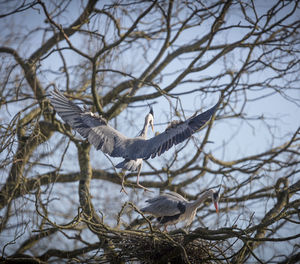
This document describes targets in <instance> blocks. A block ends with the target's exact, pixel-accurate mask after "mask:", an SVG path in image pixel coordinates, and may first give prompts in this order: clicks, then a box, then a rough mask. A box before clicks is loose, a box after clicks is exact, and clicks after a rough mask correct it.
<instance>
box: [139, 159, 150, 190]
mask: <svg viewBox="0 0 300 264" xmlns="http://www.w3.org/2000/svg"><path fill="white" fill-rule="evenodd" d="M142 165H143V164H141V165H140V166H139V168H138V174H137V177H136V185H137V186H138V187H140V188H142V189H144V191H149V192H153V191H151V190H149V189H148V188H146V187H144V186H143V185H141V184H140V182H139V180H140V173H141V170H142Z"/></svg>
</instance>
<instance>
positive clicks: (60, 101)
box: [50, 90, 128, 157]
mask: <svg viewBox="0 0 300 264" xmlns="http://www.w3.org/2000/svg"><path fill="white" fill-rule="evenodd" d="M51 95H52V98H50V101H51V103H52V105H53V106H54V108H55V110H56V112H57V113H58V114H59V115H60V117H61V118H62V119H63V120H64V121H65V122H66V123H68V124H69V125H70V126H71V127H72V128H73V129H74V130H76V131H77V132H78V133H79V134H80V135H81V136H82V137H84V138H87V139H88V141H89V142H90V143H91V144H93V145H94V146H95V147H96V149H97V150H99V149H101V150H102V151H103V152H105V153H108V154H109V155H111V156H112V157H127V156H128V154H127V152H126V148H125V146H126V141H127V140H128V138H126V137H125V136H124V135H122V134H121V133H120V132H118V131H117V130H115V129H114V128H113V127H111V126H110V125H108V124H107V121H106V120H105V119H104V118H103V117H101V116H98V115H96V114H93V113H91V112H87V111H83V110H82V109H81V108H80V107H79V106H77V105H76V104H75V103H73V102H72V101H70V100H68V99H67V98H66V97H65V96H64V95H63V94H62V93H61V92H60V91H58V90H54V91H53V92H51Z"/></svg>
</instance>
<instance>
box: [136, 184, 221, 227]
mask: <svg viewBox="0 0 300 264" xmlns="http://www.w3.org/2000/svg"><path fill="white" fill-rule="evenodd" d="M219 192H220V188H219V190H218V191H216V192H215V191H213V190H212V189H210V190H207V191H205V192H204V193H203V194H202V195H201V196H200V197H199V198H198V199H197V200H195V201H191V202H189V201H188V200H186V199H185V198H184V197H182V196H181V195H180V194H178V193H175V192H170V193H165V194H162V195H160V196H158V197H155V198H152V199H149V200H146V202H147V203H149V205H148V206H146V207H144V208H142V209H141V212H143V213H146V214H151V215H153V216H154V217H156V218H157V221H158V224H159V226H162V225H163V226H164V229H165V230H166V229H167V225H172V224H174V225H176V224H177V223H178V222H180V221H186V220H187V223H186V225H190V224H191V223H192V221H193V220H194V217H195V215H196V212H197V208H198V207H199V205H200V204H201V203H202V202H204V201H205V200H206V199H207V198H208V197H211V199H212V201H213V203H214V206H215V208H216V212H217V213H218V202H219Z"/></svg>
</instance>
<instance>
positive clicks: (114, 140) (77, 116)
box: [50, 89, 219, 171]
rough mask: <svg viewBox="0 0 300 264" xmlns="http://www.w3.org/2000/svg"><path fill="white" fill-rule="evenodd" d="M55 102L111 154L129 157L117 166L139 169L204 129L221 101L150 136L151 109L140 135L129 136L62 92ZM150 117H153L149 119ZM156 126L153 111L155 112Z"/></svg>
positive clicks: (59, 110) (71, 122)
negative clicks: (83, 108)
mask: <svg viewBox="0 0 300 264" xmlns="http://www.w3.org/2000/svg"><path fill="white" fill-rule="evenodd" d="M51 95H52V97H51V98H50V100H51V103H52V105H53V106H54V108H55V110H56V112H57V113H58V114H59V115H60V116H61V118H62V119H63V120H64V121H65V122H66V123H68V124H69V125H70V126H71V127H72V128H73V129H74V130H76V131H77V132H78V133H79V134H80V135H81V136H83V137H84V138H86V139H88V141H89V142H90V143H91V144H92V145H94V146H95V148H96V149H97V150H99V149H100V150H102V151H103V152H104V153H107V154H108V155H110V156H111V157H122V158H124V159H125V160H124V161H123V162H121V163H119V164H118V165H117V167H118V168H121V167H122V168H124V169H129V170H132V171H135V170H139V168H140V167H141V166H140V164H142V160H139V159H148V158H150V157H151V158H154V157H155V156H157V155H158V156H160V155H161V154H162V153H164V152H165V151H167V150H169V149H170V148H171V147H172V146H173V145H176V144H179V143H180V142H182V141H184V140H185V139H187V138H189V137H190V136H191V135H192V134H193V133H195V132H196V131H198V130H199V129H200V128H202V127H203V126H204V125H205V124H206V123H207V122H208V121H209V120H210V118H211V117H212V115H213V114H214V113H215V112H216V110H217V107H218V105H219V102H218V103H217V104H216V105H215V106H214V107H212V108H210V109H208V110H207V111H205V112H203V113H202V114H199V115H197V116H194V117H191V118H189V119H187V120H186V121H184V122H180V123H174V122H173V124H172V125H171V126H170V127H168V129H166V130H165V131H164V132H163V133H161V134H159V135H157V136H155V137H152V138H151V139H146V134H147V129H148V125H149V124H150V122H151V115H150V114H151V111H150V113H149V114H148V115H147V116H146V119H145V124H144V128H143V130H142V131H141V134H140V136H139V137H136V138H129V137H126V136H124V135H123V134H121V133H120V132H119V131H117V130H116V129H114V128H113V127H111V126H110V125H109V124H108V123H107V121H106V120H105V119H104V118H103V117H101V116H99V115H98V114H94V113H91V112H88V111H84V110H82V109H81V108H80V107H79V106H77V105H76V104H75V103H73V102H72V101H70V100H68V99H67V98H66V97H65V96H64V95H63V94H62V93H61V92H60V91H58V90H56V89H55V90H54V91H52V92H51ZM147 117H149V119H148V121H147ZM152 125H153V112H152Z"/></svg>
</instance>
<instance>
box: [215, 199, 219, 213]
mask: <svg viewBox="0 0 300 264" xmlns="http://www.w3.org/2000/svg"><path fill="white" fill-rule="evenodd" d="M214 205H215V208H216V212H217V213H219V207H218V202H214Z"/></svg>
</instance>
